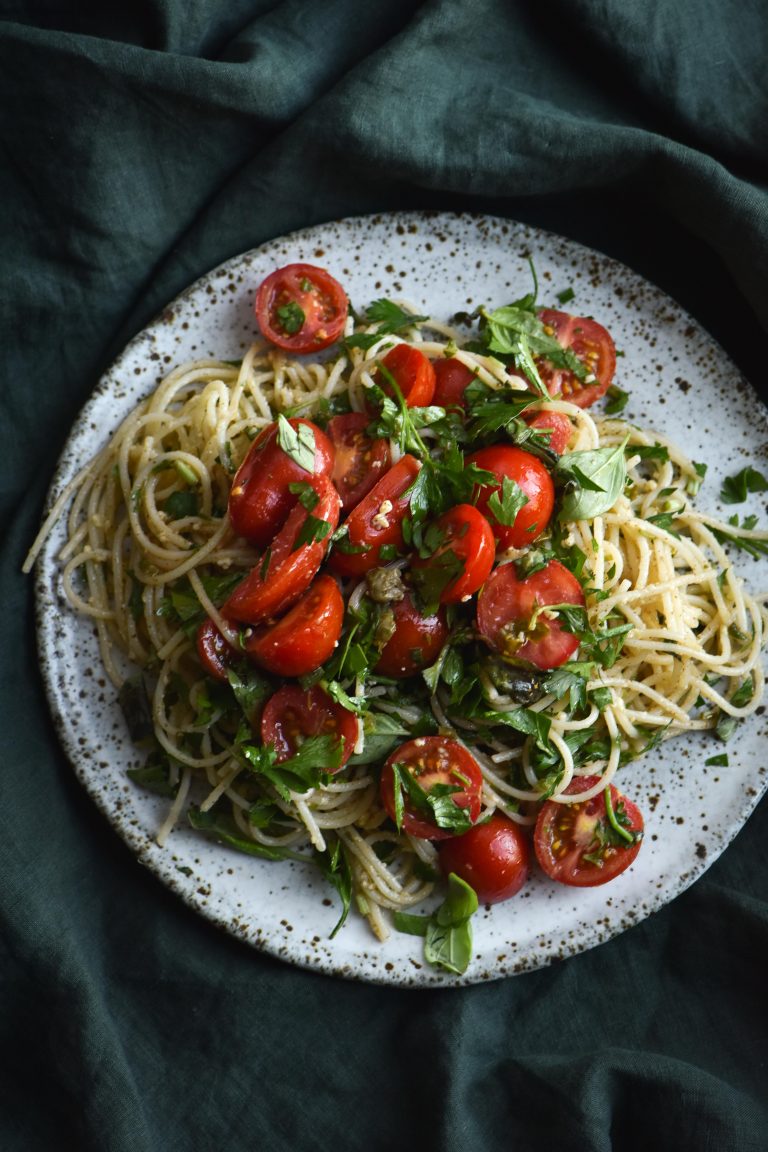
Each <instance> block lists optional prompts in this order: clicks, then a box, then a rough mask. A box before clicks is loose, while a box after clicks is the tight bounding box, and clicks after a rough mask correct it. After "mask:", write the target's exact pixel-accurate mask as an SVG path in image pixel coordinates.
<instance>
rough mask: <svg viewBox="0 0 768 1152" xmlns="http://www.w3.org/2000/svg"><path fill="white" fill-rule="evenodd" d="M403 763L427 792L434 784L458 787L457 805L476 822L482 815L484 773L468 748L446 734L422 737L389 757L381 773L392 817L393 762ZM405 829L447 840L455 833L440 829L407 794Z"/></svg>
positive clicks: (383, 797) (423, 836)
mask: <svg viewBox="0 0 768 1152" xmlns="http://www.w3.org/2000/svg"><path fill="white" fill-rule="evenodd" d="M395 764H399V765H402V766H403V767H404V768H405V769H406V770H407V771H408V772H409V773H410V775H411V776H412V777H413V778H414V780H416V782H417V783H418V785H419V787H420V788H421V789H423V791H424V792H430V790H431V789H432V788H434V787H435V785H448V786H449V787H455V788H457V789H458V791H457V792H454V793H452V794H451V799H452V801H453V803H454V804H455V805H456V807H457V808H465V809H466V810H467V813H468V815H469V818H470V820H471V821H472V822H473V823H474V821H476V820H477V818H478V816H479V815H480V807H481V792H482V788H483V774H482V772H481V771H480V766H479V764H478V763H477V761H476V760H475V758H474V757H473V756H471V755H470V753H469V752H467V750H466V748H465V747H464V746H463V745H462V744H459V742H458V741H457V740H451V739H449V738H448V737H447V736H419V737H417V739H415V740H409V741H408V743H407V744H402V745H401V746H400V747H399V748H398V749H397V750H396V751H395V752H393V753H392V755H391V756H390V757H389V759H388V760H387V762H386V764H385V765H384V767H383V769H382V772H381V801H382V804H383V805H384V807H385V808H386V810H387V814H388V815H389V817H390V819H392V820H395V818H396V816H395V812H396V809H395V773H394V765H395ZM402 828H403V831H404V832H407V833H408V835H409V836H419V837H421V839H422V840H445V839H447V837H449V836H453V835H455V833H454V832H453V831H452V830H451V829H449V828H439V827H438V825H437V824H436V823H435V822H434V820H433V819H432V818H431V816H430V814H429V812H423V811H422V810H421V809H420V808H415V807H414V806H413V805H412V804H411V802H410V800H409V799H408V797H407V795H404V796H403V822H402Z"/></svg>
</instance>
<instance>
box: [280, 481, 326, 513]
mask: <svg viewBox="0 0 768 1152" xmlns="http://www.w3.org/2000/svg"><path fill="white" fill-rule="evenodd" d="M288 491H289V492H292V493H293V495H294V496H298V498H299V504H301V506H302V508H306V510H307V511H308V512H311V511H312V509H313V508H316V507H317V505H318V503H319V501H320V493H319V492H318V491H317V489H315V488H313V487H312V485H311V484H308V483H307V481H306V480H297V481H295V482H294V483H293V484H289V485H288Z"/></svg>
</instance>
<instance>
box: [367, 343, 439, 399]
mask: <svg viewBox="0 0 768 1152" xmlns="http://www.w3.org/2000/svg"><path fill="white" fill-rule="evenodd" d="M381 363H382V365H383V367H384V369H386V371H385V372H377V373H376V377H375V379H376V383H377V384H378V385H379V387H380V388H381V389H383V391H384V392H386V393H387V395H391V394H392V385H391V384H390V381H389V377H390V376H391V377H392V378H393V379H394V381H395V383H396V384H397V386H398V388H399V389H400V392H401V394H402V397H403V400H404V401H405V403H406V406H407V407H408V408H425V407H426V406H427V405H429V404H431V403H432V397H433V396H434V394H435V369H434V368H433V366H432V361H431V360H428V359H427V357H426V356H425V355H424V353H423V352H421V351H420V350H419V349H418V348H414V347H413V345H411V344H396V345H395V347H394V348H391V349H390V350H389V352H387V354H386V356H385V357H384V358H383V360H382V361H381Z"/></svg>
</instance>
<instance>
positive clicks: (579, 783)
mask: <svg viewBox="0 0 768 1152" xmlns="http://www.w3.org/2000/svg"><path fill="white" fill-rule="evenodd" d="M599 779H600V778H599V776H577V777H576V778H575V779H573V780H572V781H571V783H570V784H569V785H568V787H567V788H566V790H565V794H566V796H574V795H578V793H579V792H585V791H586V790H587V789H588V788H592V787H593V786H594V785H595V784H597V783H598V782H599ZM609 787H610V790H611V791H610V795H611V806H612V808H613V811H614V814H615V815H616V817H617V818H618V820H619V823H620V824H621V826H622V827H626V831H627V832H629V833H630V834H631V835H632V836H633V837H634V839H633V841H631V842H629V841H626V840H624V839H622V838H621V837H620V836H619V835H618V834H617V833H615V832H614V830H613V829H612V827H611V825H610V823H609V820H608V810H607V808H606V804H605V789H603V791H602V792H598V794H597V795H596V796H593V797H592V799H591V800H584V801H582V802H580V803H578V802H577V803H575V804H562V803H558V802H557V801H556V800H546V801H545V802H544V804H543V805H542V807H541V811H540V812H539V816H538V819H537V821H536V830H535V832H534V837H533V847H534V851H535V852H536V859H537V860H538V862H539V864H540V865H541V867H542V868H543V869H544V871H545V872H546V874H547V876H549V877H550V878H551V879H552V880H559V881H560V883H561V884H571V885H573V886H574V887H576V888H593V887H594V886H595V885H596V884H606V883H607V882H608V881H609V880H613V878H614V876H618V875H619V873H620V872H623V871H624V869H625V868H629V866H630V864H631V863H632V861H633V860H634V859H635V857H636V856H637V854H638V852H639V851H640V844H641V841H642V833H643V817H642V814H641V812H640V809H639V808H638V807H637V805H635V804H633V803H632V801H631V800H627V799H626V797H624V796H622V795H621V793H620V792H619V791H618V790H617V789H616V788H614V786H613V785H612V784H611V785H610V786H609ZM625 822H626V824H625Z"/></svg>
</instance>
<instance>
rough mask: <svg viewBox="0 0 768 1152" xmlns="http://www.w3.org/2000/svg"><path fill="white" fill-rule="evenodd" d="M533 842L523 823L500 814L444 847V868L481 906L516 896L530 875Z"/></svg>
mask: <svg viewBox="0 0 768 1152" xmlns="http://www.w3.org/2000/svg"><path fill="white" fill-rule="evenodd" d="M530 859H531V848H530V841H529V839H528V836H527V835H526V833H525V832H524V830H523V829H522V828H521V827H520V825H519V824H515V823H514V821H512V820H509V819H507V817H506V816H502V815H500V814H499V813H496V814H494V815H493V816H491V818H490V820H487V821H485V822H484V823H482V824H476V825H475V826H474V828H470V829H469V831H468V832H465V833H464V834H463V835H462V836H454V837H453V838H452V839H451V840H444V841H443V843H442V844H441V845H440V867H441V868H442V870H443V872H444V873H445V874H446V876H447V875H449V874H450V873H451V872H455V873H456V875H457V876H458V877H459V878H460V879H461V880H464V881H465V883H467V884H469V886H470V888H473V889H474V890H475V892H476V893H477V899H478V900H479V902H480V903H481V904H499V903H501V901H502V900H509V899H510V897H512V896H515V895H516V894H517V893H518V892H519V891H520V889H521V888H522V887H523V885H524V884H525V882H526V880H527V879H528V875H529V872H530Z"/></svg>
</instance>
